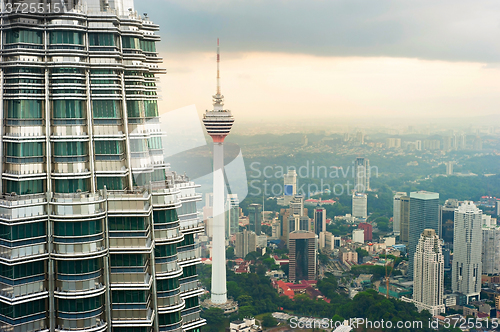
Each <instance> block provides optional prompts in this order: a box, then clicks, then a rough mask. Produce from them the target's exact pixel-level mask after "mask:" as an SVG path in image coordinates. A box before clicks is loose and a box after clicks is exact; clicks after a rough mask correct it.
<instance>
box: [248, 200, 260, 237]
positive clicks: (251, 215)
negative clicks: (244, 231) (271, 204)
mask: <svg viewBox="0 0 500 332" xmlns="http://www.w3.org/2000/svg"><path fill="white" fill-rule="evenodd" d="M261 228H262V205H260V204H250V205H249V206H248V229H249V230H251V231H254V232H255V234H257V235H260V233H261Z"/></svg>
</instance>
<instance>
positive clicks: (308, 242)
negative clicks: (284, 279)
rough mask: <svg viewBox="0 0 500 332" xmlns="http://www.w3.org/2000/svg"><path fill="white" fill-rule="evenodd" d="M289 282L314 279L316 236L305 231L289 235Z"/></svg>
mask: <svg viewBox="0 0 500 332" xmlns="http://www.w3.org/2000/svg"><path fill="white" fill-rule="evenodd" d="M289 255H290V269H289V270H290V272H289V273H290V278H289V279H290V281H292V282H295V281H299V280H315V279H316V235H315V234H314V233H312V232H307V231H294V232H292V233H290V243H289Z"/></svg>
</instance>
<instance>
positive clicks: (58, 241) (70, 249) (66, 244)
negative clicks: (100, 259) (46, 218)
mask: <svg viewBox="0 0 500 332" xmlns="http://www.w3.org/2000/svg"><path fill="white" fill-rule="evenodd" d="M106 252H107V249H106V248H105V246H104V236H103V233H101V234H98V235H94V236H82V237H66V238H64V237H54V252H53V255H54V256H56V257H61V258H62V259H64V258H66V259H73V258H74V257H79V256H89V255H92V256H96V257H97V256H102V255H104V254H106Z"/></svg>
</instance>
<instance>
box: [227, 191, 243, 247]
mask: <svg viewBox="0 0 500 332" xmlns="http://www.w3.org/2000/svg"><path fill="white" fill-rule="evenodd" d="M239 222H240V201H239V200H238V195H237V194H228V195H227V199H226V238H229V237H231V236H233V235H234V234H236V233H238V232H239V226H240V225H239Z"/></svg>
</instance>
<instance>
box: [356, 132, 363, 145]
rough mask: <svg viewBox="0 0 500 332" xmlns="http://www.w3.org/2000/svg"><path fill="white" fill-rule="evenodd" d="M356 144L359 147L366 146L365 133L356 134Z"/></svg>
mask: <svg viewBox="0 0 500 332" xmlns="http://www.w3.org/2000/svg"><path fill="white" fill-rule="evenodd" d="M356 144H357V145H363V144H365V133H363V132H362V131H358V132H356Z"/></svg>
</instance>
